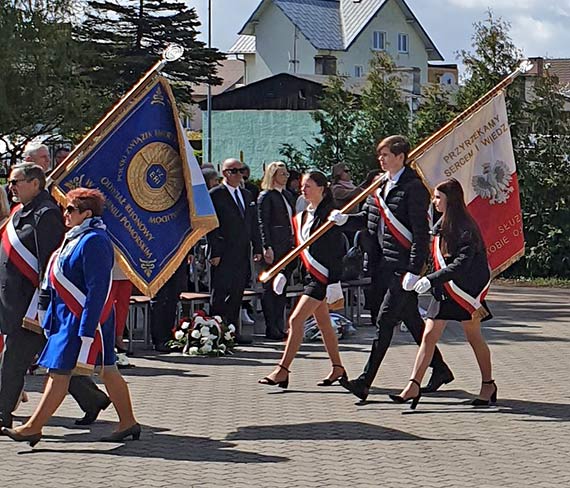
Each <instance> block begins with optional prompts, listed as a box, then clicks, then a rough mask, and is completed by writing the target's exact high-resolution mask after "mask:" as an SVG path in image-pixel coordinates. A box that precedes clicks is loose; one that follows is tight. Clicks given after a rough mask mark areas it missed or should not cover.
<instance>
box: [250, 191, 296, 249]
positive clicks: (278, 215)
mask: <svg viewBox="0 0 570 488" xmlns="http://www.w3.org/2000/svg"><path fill="white" fill-rule="evenodd" d="M284 198H285V199H287V202H288V203H289V206H290V207H291V212H292V215H294V214H295V204H294V203H293V198H292V195H291V194H290V193H289V192H288V191H287V190H283V193H281V192H280V191H278V190H264V191H262V192H261V193H260V195H259V198H258V200H257V220H258V224H259V231H260V234H261V242H262V244H263V248H264V249H267V248H269V247H271V248H272V249H273V252H274V254H275V256H276V257H277V256H279V257H281V256H283V255H284V254H285V253H286V252H287V251H288V250H290V249H291V248H292V247H293V245H294V242H293V241H294V239H293V227H292V224H291V219H290V218H289V212H288V211H287V207H286V205H285V201H284V200H283V199H284Z"/></svg>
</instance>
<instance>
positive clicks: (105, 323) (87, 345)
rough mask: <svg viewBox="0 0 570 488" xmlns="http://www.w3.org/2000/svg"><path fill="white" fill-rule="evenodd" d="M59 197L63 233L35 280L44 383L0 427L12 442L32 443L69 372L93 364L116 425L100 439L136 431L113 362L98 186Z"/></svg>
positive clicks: (109, 256)
mask: <svg viewBox="0 0 570 488" xmlns="http://www.w3.org/2000/svg"><path fill="white" fill-rule="evenodd" d="M67 202H68V203H67V206H66V207H65V214H64V215H65V224H66V225H67V227H69V228H70V230H69V231H68V232H67V234H66V235H65V239H64V241H63V244H62V245H61V247H60V248H59V249H58V250H57V251H56V252H55V253H54V254H53V256H52V257H51V259H50V262H49V264H48V267H47V271H46V275H45V277H44V283H43V284H42V291H43V293H42V295H44V296H46V295H48V296H49V304H48V305H47V310H46V312H45V316H44V318H43V321H42V325H43V327H44V329H45V333H46V336H47V337H48V341H47V344H46V346H45V348H44V350H43V352H42V354H41V357H40V359H39V361H38V363H39V364H40V365H41V366H43V367H45V368H47V370H48V374H49V377H48V380H47V383H46V388H45V390H44V393H43V396H42V398H41V400H40V403H39V405H38V407H37V408H36V411H35V412H34V414H33V415H32V416H31V417H30V419H29V420H28V421H27V422H26V423H25V424H23V425H21V426H20V427H18V428H16V429H6V428H3V429H2V432H3V433H4V434H6V435H8V436H9V437H11V438H12V439H13V440H15V441H26V442H29V444H30V446H32V447H33V446H34V445H35V444H37V443H38V442H39V440H40V439H41V436H42V428H43V426H44V425H45V424H46V423H47V422H48V420H49V419H50V417H51V416H52V415H53V414H54V413H55V411H56V410H57V408H58V407H59V406H60V405H61V403H62V401H63V399H64V398H65V395H66V394H67V390H68V386H69V380H70V377H71V374H72V373H73V374H91V373H92V372H93V370H94V368H95V366H97V367H101V372H102V379H103V382H104V383H105V387H106V388H107V391H108V393H109V397H110V398H111V401H112V402H113V405H114V407H115V409H116V411H117V414H118V415H119V425H118V428H117V430H116V431H115V432H113V433H112V434H111V435H110V436H108V437H106V438H104V439H103V440H104V441H112V442H117V441H121V440H124V439H126V438H128V437H132V438H133V439H138V438H139V437H140V432H141V428H140V425H139V424H138V423H137V421H136V419H135V417H134V413H133V409H132V404H131V399H130V393H129V389H128V386H127V384H126V382H125V380H124V379H123V378H122V376H121V375H120V373H119V371H118V369H117V367H116V365H115V352H114V343H115V323H114V311H113V302H112V299H110V298H109V295H110V288H111V271H112V268H113V261H114V258H113V245H112V243H111V240H110V238H109V236H108V234H107V232H106V230H105V224H104V223H103V220H102V219H101V215H102V214H103V208H104V203H105V198H104V196H103V194H102V193H101V192H100V191H99V190H94V189H86V188H77V189H75V190H72V191H70V192H69V193H68V194H67ZM40 308H42V307H41V306H40Z"/></svg>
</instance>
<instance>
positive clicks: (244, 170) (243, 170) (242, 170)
mask: <svg viewBox="0 0 570 488" xmlns="http://www.w3.org/2000/svg"><path fill="white" fill-rule="evenodd" d="M224 171H225V172H227V173H229V174H231V175H237V174H238V173H241V174H242V175H243V174H245V173H247V168H229V169H225V170H224Z"/></svg>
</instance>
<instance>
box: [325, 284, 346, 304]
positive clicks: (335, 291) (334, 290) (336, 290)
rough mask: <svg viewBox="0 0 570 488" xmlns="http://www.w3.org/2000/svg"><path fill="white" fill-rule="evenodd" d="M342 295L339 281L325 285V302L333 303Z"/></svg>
mask: <svg viewBox="0 0 570 488" xmlns="http://www.w3.org/2000/svg"><path fill="white" fill-rule="evenodd" d="M343 297H344V295H343V293H342V286H340V282H337V283H333V284H331V285H329V286H327V303H329V304H330V303H335V302H338V301H339V300H340V299H342V298H343Z"/></svg>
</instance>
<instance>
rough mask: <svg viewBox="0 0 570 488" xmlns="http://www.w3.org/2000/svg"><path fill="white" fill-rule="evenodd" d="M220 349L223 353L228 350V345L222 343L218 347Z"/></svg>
mask: <svg viewBox="0 0 570 488" xmlns="http://www.w3.org/2000/svg"><path fill="white" fill-rule="evenodd" d="M218 349H219V350H220V352H221V353H222V354H223V353H225V352H226V346H225V345H224V344H220V347H218Z"/></svg>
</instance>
